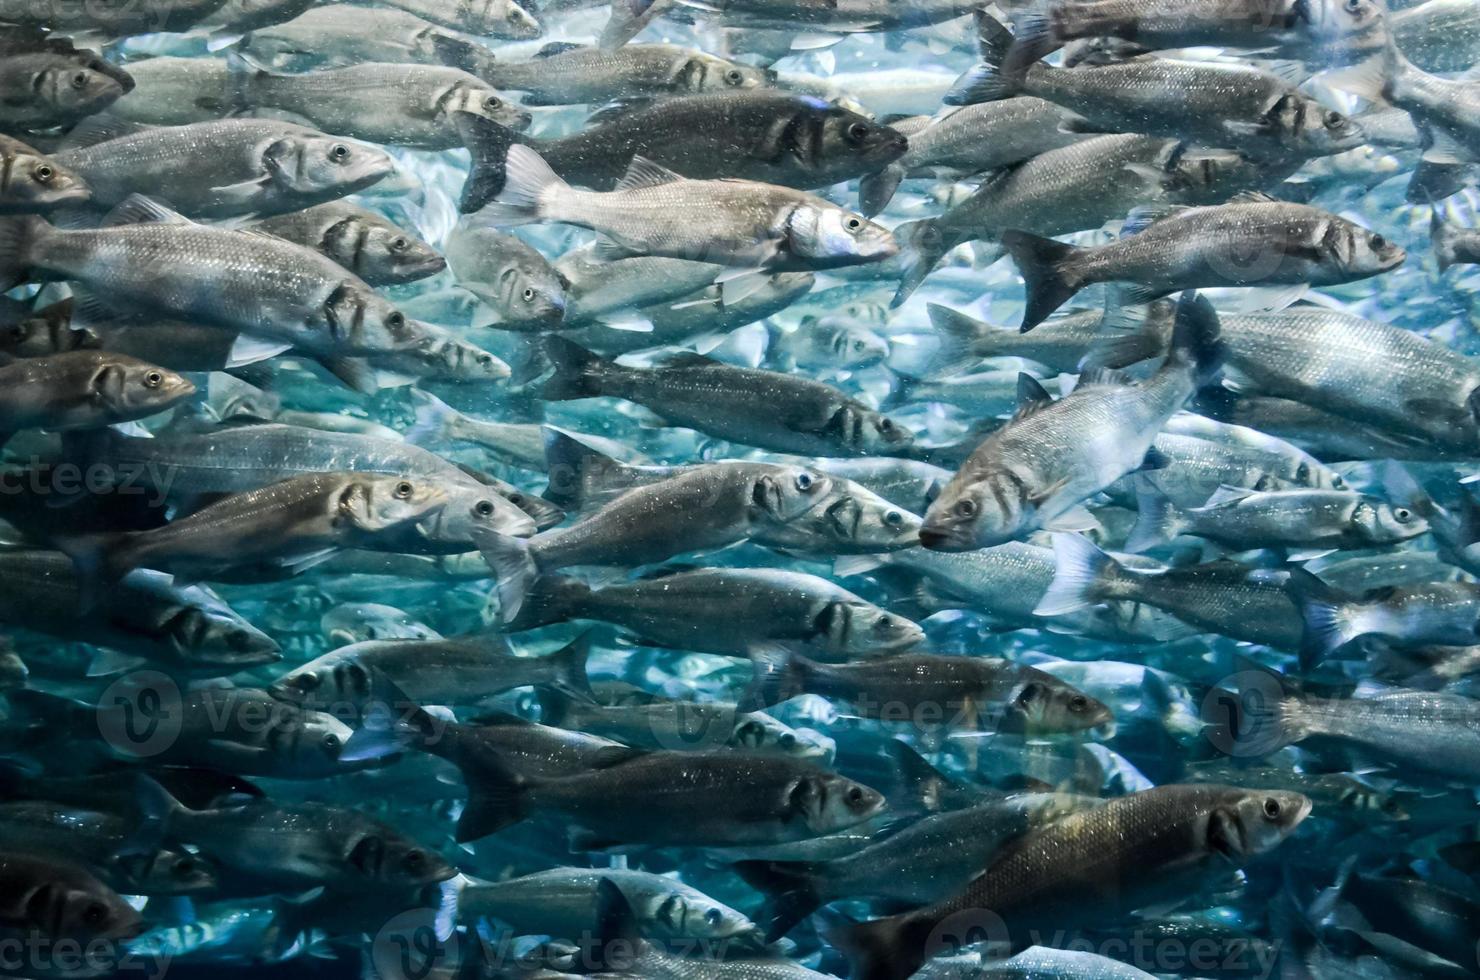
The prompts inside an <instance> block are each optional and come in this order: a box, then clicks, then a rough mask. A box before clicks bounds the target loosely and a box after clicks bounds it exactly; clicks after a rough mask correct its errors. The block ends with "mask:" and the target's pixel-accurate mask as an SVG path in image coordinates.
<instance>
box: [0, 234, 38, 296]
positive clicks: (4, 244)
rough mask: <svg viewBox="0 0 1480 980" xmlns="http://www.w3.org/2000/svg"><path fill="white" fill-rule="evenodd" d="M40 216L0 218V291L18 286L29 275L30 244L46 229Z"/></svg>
mask: <svg viewBox="0 0 1480 980" xmlns="http://www.w3.org/2000/svg"><path fill="white" fill-rule="evenodd" d="M46 227H47V224H46V222H45V221H43V220H41V219H40V218H37V217H34V216H29V215H24V216H20V217H13V218H0V293H3V292H5V291H7V290H9V289H12V288H14V287H15V286H19V285H20V284H21V283H23V282H25V281H26V277H27V276H28V275H30V271H31V270H30V266H31V246H32V244H33V243H34V241H35V240H36V238H37V237H38V236H39V235H40V234H41V233H43V232H44V231H45V230H46Z"/></svg>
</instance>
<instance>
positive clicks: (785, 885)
mask: <svg viewBox="0 0 1480 980" xmlns="http://www.w3.org/2000/svg"><path fill="white" fill-rule="evenodd" d="M733 869H734V871H735V873H736V874H738V875H739V876H740V877H741V878H744V879H745V883H746V884H747V885H749V886H750V887H752V888H754V889H755V890H756V891H759V892H762V893H764V894H765V896H766V906H765V910H764V912H763V913H762V914H763V916H764V918H765V921H764V922H763V923H762V925H763V926H764V928H765V930H766V942H768V943H773V942H776V941H777V940H778V939H780V938H781V937H782V936H785V935H786V934H787V933H788V932H790V931H791V930H792V929H793V928H795V927H796V925H797V923H799V922H801V921H802V920H803V919H805V918H806V917H807V916H809V915H811V914H812V913H813V912H815V911H817V909H818V908H820V907H821V906H823V905H825V904H827V901H828V898H827V896H826V895H825V894H824V891H823V883H824V875H825V872H826V869H827V865H826V864H825V863H823V862H820V861H739V862H736V863H735V865H734V866H733Z"/></svg>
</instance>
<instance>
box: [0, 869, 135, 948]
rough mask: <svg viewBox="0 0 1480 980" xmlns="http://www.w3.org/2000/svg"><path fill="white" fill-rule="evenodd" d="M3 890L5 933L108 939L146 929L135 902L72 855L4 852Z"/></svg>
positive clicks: (0, 926)
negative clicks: (78, 863) (69, 857)
mask: <svg viewBox="0 0 1480 980" xmlns="http://www.w3.org/2000/svg"><path fill="white" fill-rule="evenodd" d="M0 893H3V894H4V895H5V901H4V903H3V904H0V935H4V936H7V937H8V938H9V939H10V941H12V942H15V941H19V942H26V941H35V940H36V939H37V938H38V937H39V938H43V939H48V940H51V941H74V942H80V943H90V942H94V941H104V942H107V941H109V940H117V939H128V938H130V937H132V936H136V935H138V934H139V933H140V932H142V931H143V930H144V922H143V919H141V918H140V916H139V913H137V912H135V911H134V909H133V907H132V906H131V905H129V904H128V903H126V902H125V901H124V900H123V899H122V898H120V897H119V896H118V894H117V893H116V892H114V891H113V890H112V889H110V888H109V887H108V886H106V885H104V884H103V883H102V882H100V881H98V879H96V878H94V877H93V876H92V875H91V874H88V873H87V872H86V871H84V870H82V869H81V868H79V867H77V866H75V865H74V864H72V863H71V862H70V861H67V860H58V859H56V858H50V857H42V856H39V855H31V854H25V853H18V852H16V851H4V852H0Z"/></svg>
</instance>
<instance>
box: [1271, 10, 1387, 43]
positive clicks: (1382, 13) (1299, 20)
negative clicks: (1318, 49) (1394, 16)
mask: <svg viewBox="0 0 1480 980" xmlns="http://www.w3.org/2000/svg"><path fill="white" fill-rule="evenodd" d="M1290 10H1291V14H1290V19H1291V20H1292V21H1293V23H1294V27H1295V29H1296V30H1297V31H1299V32H1301V33H1303V34H1304V35H1305V36H1306V37H1309V38H1311V39H1312V40H1315V41H1318V42H1320V43H1322V44H1326V45H1331V44H1338V43H1341V42H1344V41H1348V40H1350V39H1352V38H1354V37H1356V36H1358V35H1362V34H1365V33H1367V32H1369V31H1372V30H1373V29H1375V28H1377V27H1378V26H1380V25H1381V24H1382V23H1383V21H1384V20H1386V15H1387V9H1386V5H1385V4H1384V3H1383V2H1382V0H1293V2H1292V3H1291V5H1290Z"/></svg>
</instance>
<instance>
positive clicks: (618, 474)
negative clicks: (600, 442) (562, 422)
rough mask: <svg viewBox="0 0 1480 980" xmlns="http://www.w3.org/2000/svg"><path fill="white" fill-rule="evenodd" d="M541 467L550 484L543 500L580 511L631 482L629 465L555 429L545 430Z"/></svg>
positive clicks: (624, 487)
mask: <svg viewBox="0 0 1480 980" xmlns="http://www.w3.org/2000/svg"><path fill="white" fill-rule="evenodd" d="M545 468H546V471H547V472H548V473H549V474H550V484H549V486H548V487H546V488H545V499H547V500H550V501H553V502H554V503H556V504H558V505H560V506H561V507H564V508H565V509H566V510H572V511H580V510H584V509H585V508H586V507H588V506H590V505H591V504H593V503H595V502H596V500H597V499H599V498H601V497H602V496H604V495H606V494H607V493H610V492H612V491H615V490H625V489H627V488H629V487H631V486H633V485H634V482H635V475H636V474H635V473H634V472H633V471H632V468H631V467H629V466H627V465H625V464H623V463H621V462H619V461H618V460H615V459H613V458H611V457H610V456H608V455H606V453H603V452H599V451H597V450H595V449H592V448H591V447H590V446H588V445H586V444H585V443H583V442H581V441H580V440H579V439H575V438H572V437H571V436H569V435H567V434H566V433H564V432H561V431H560V430H559V429H555V428H550V427H547V428H546V429H545Z"/></svg>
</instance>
